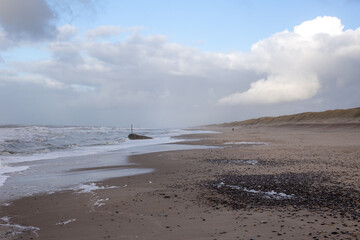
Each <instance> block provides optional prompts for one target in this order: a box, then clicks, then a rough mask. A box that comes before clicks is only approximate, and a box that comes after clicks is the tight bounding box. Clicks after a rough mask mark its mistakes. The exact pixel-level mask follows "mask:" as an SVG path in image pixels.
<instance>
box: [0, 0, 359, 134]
mask: <svg viewBox="0 0 360 240" xmlns="http://www.w3.org/2000/svg"><path fill="white" fill-rule="evenodd" d="M359 12H360V1H357V0H318V1H316V0H309V1H305V0H301V1H288V0H286V1H280V0H274V1H270V0H262V1H260V0H259V1H257V0H241V1H240V0H238V1H235V0H234V1H231V0H227V1H223V0H212V1H208V0H206V1H205V0H197V1H165V0H164V1H146V0H143V1H139V0H132V1H125V0H124V1H122V0H102V1H100V0H99V1H96V0H77V1H75V0H0V124H55V125H101V126H120V127H128V126H129V125H130V124H131V123H133V124H134V125H135V126H138V127H187V126H195V125H201V124H210V123H221V122H230V121H236V120H245V119H248V118H254V117H261V116H277V115H283V114H293V113H299V112H304V111H322V110H327V109H336V108H350V107H358V106H360V97H359V96H360V94H359V92H360V77H359V76H360V14H359Z"/></svg>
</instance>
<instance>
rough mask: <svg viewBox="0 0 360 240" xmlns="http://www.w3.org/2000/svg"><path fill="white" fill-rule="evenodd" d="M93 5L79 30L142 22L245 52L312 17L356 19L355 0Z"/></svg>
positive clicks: (188, 39)
mask: <svg viewBox="0 0 360 240" xmlns="http://www.w3.org/2000/svg"><path fill="white" fill-rule="evenodd" d="M95 5H96V4H95ZM97 6H98V7H99V8H98V9H96V11H95V12H93V13H95V15H93V16H94V17H93V18H92V19H89V21H88V22H84V20H83V19H75V22H79V26H81V27H82V28H84V29H88V28H93V27H96V26H99V25H121V26H124V27H126V26H142V27H144V31H143V32H144V34H162V35H165V36H167V37H168V38H169V39H170V40H171V41H174V42H178V43H181V44H184V45H190V46H195V47H198V48H200V49H202V50H204V51H225V52H229V51H234V50H237V51H249V49H250V47H251V45H252V44H253V43H255V42H257V41H259V40H261V39H263V38H266V37H269V36H271V35H272V34H273V33H275V32H281V31H283V30H285V29H289V30H291V29H292V28H293V27H294V26H295V25H298V24H299V23H301V22H303V21H305V20H310V19H313V18H316V17H317V16H336V17H338V18H340V19H341V21H342V23H343V25H344V26H345V29H347V28H352V29H355V28H357V27H358V23H359V22H360V15H359V14H358V12H359V10H360V1H349V0H342V1H341V0H318V1H316V0H303V1H288V0H278V1H269V0H262V1H254V0H240V1H239V0H237V1H236V0H226V1H223V0H221V1H219V0H212V1H206V0H197V1H139V0H134V1H105V3H101V4H98V5H97Z"/></svg>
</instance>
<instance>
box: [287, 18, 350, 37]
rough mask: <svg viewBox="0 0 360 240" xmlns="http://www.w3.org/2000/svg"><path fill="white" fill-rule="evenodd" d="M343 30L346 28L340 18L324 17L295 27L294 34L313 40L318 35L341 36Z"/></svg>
mask: <svg viewBox="0 0 360 240" xmlns="http://www.w3.org/2000/svg"><path fill="white" fill-rule="evenodd" d="M343 29H344V26H343V25H342V24H341V20H340V19H339V18H336V17H329V16H324V17H317V18H315V19H313V20H310V21H305V22H303V23H301V24H300V25H298V26H296V27H294V33H296V34H299V35H300V36H302V37H306V38H311V37H313V36H315V35H317V34H328V35H330V36H336V35H339V34H341V33H342V32H343Z"/></svg>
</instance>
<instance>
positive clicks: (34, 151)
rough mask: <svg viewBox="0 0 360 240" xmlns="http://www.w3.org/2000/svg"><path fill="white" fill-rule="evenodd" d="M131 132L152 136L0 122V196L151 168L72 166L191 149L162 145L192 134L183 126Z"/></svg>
mask: <svg viewBox="0 0 360 240" xmlns="http://www.w3.org/2000/svg"><path fill="white" fill-rule="evenodd" d="M134 131H135V132H136V133H137V134H141V135H146V136H151V137H152V138H153V139H150V140H136V141H131V140H129V139H128V138H127V136H128V134H129V133H130V129H128V128H116V127H78V126H34V125H0V196H1V197H0V200H6V199H11V198H17V197H21V196H28V195H31V194H34V193H40V192H50V191H56V190H63V189H66V188H67V187H71V186H75V185H76V184H81V183H85V182H94V181H99V180H102V179H105V178H111V177H119V176H129V175H134V174H141V173H147V172H150V171H152V169H141V168H131V167H129V168H121V169H120V168H108V169H107V170H106V171H100V170H96V171H95V170H94V171H79V172H76V171H73V170H74V169H81V168H99V167H104V166H118V165H127V164H129V163H128V162H127V156H128V155H130V154H134V153H146V152H152V151H160V150H176V149H185V148H190V146H176V145H173V144H171V145H169V144H168V145H166V144H167V143H175V142H178V141H180V140H178V139H174V138H172V137H174V136H178V135H182V134H186V133H194V131H189V130H181V129H145V128H142V129H134ZM197 132H198V131H197ZM198 148H199V146H198Z"/></svg>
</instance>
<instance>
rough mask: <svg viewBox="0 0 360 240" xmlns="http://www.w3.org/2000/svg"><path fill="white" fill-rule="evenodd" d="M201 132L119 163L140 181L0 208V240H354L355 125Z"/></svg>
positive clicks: (358, 152)
mask: <svg viewBox="0 0 360 240" xmlns="http://www.w3.org/2000/svg"><path fill="white" fill-rule="evenodd" d="M233 128H234V129H233ZM206 130H212V131H216V132H218V133H206V134H194V135H184V136H181V137H180V138H181V139H184V140H183V141H184V142H182V143H183V144H188V145H203V146H212V147H209V148H204V149H190V150H180V151H178V150H175V151H165V152H164V151H161V148H159V149H160V150H159V151H158V152H151V153H147V154H134V155H131V156H129V157H128V161H129V164H130V165H131V167H132V168H135V169H136V168H141V169H153V171H151V172H149V173H146V174H140V175H133V176H126V177H117V178H116V177H115V178H114V177H113V178H110V179H107V180H103V181H98V182H89V183H87V184H83V185H82V187H79V188H77V189H72V190H66V191H59V192H55V193H47V194H38V195H33V196H30V197H23V198H20V199H17V200H14V201H11V202H2V203H1V204H2V205H1V207H0V218H1V222H0V223H1V225H0V239H360V214H359V213H360V212H359V209H360V182H359V179H360V171H359V169H360V127H359V124H298V125H297V124H289V125H273V126H258V125H249V126H239V127H219V126H217V127H212V128H210V127H207V128H206ZM113 157H115V158H116V154H114V155H113ZM122 167H123V166H116V165H111V166H104V167H101V166H97V169H99V170H104V169H111V170H114V169H119V168H122ZM127 167H129V165H127ZM94 170H96V169H93V168H92V169H86V168H82V169H77V170H76V171H79V172H81V171H83V172H86V171H94Z"/></svg>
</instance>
